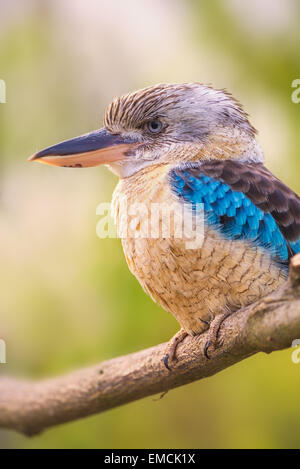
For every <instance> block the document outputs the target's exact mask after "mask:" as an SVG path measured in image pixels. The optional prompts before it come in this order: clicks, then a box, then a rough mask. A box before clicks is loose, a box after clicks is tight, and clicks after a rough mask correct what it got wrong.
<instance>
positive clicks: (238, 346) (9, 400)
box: [0, 254, 300, 435]
mask: <svg viewBox="0 0 300 469" xmlns="http://www.w3.org/2000/svg"><path fill="white" fill-rule="evenodd" d="M297 338H300V254H298V255H297V256H295V257H294V258H293V259H292V260H291V266H290V275H289V279H288V280H287V282H286V283H285V284H284V285H283V286H282V287H281V288H280V289H278V290H277V291H276V292H274V293H273V294H272V295H270V296H267V297H265V298H263V299H262V300H260V301H259V302H257V303H254V304H253V305H251V306H248V307H247V308H243V309H240V310H239V311H237V312H236V313H234V314H233V315H231V316H229V317H228V318H227V319H226V320H225V321H224V323H223V325H222V327H221V330H220V339H221V342H222V347H220V348H217V349H216V350H215V351H210V356H211V359H210V360H207V359H206V358H205V357H204V355H203V348H204V344H205V342H206V340H207V333H204V334H202V335H200V336H196V337H193V338H191V337H187V338H186V339H185V340H184V341H183V342H182V343H181V344H180V345H179V346H178V351H177V355H178V357H179V359H178V361H177V362H176V363H175V364H174V365H173V366H172V370H171V371H168V370H167V369H166V368H165V366H164V365H163V363H162V357H163V355H164V350H165V346H166V344H160V345H157V346H156V347H152V348H149V349H147V350H143V351H140V352H137V353H133V354H130V355H127V356H122V357H119V358H114V359H112V360H108V361H105V362H103V363H100V364H99V365H95V366H92V367H89V368H85V369H82V370H79V371H75V372H73V373H70V374H68V375H66V376H62V377H57V378H52V379H47V380H43V381H38V382H33V381H24V380H20V379H15V378H10V377H2V378H0V427H2V428H6V429H13V430H16V431H19V432H21V433H24V434H25V435H34V434H37V433H40V432H41V431H43V430H45V429H46V428H49V427H51V426H54V425H58V424H61V423H65V422H70V421H73V420H76V419H79V418H83V417H87V416H89V415H92V414H96V413H99V412H103V411H105V410H108V409H112V408H114V407H117V406H120V405H123V404H127V403H129V402H133V401H135V400H137V399H141V398H143V397H146V396H150V395H152V394H156V393H161V392H165V391H168V390H170V389H172V388H175V387H178V386H182V385H184V384H187V383H190V382H192V381H196V380H199V379H203V378H206V377H208V376H212V375H214V374H216V373H218V372H219V371H221V370H223V369H225V368H227V367H229V366H231V365H233V364H235V363H237V362H239V361H241V360H243V359H245V358H247V357H249V356H251V355H253V354H255V353H257V352H266V353H271V352H273V351H275V350H282V349H284V348H287V347H290V346H291V344H292V341H293V340H294V339H297Z"/></svg>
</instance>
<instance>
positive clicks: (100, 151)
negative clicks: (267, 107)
mask: <svg viewBox="0 0 300 469" xmlns="http://www.w3.org/2000/svg"><path fill="white" fill-rule="evenodd" d="M104 124H105V127H104V128H102V129H100V130H96V131H94V132H91V133H88V134H85V135H82V136H80V137H76V138H73V139H71V140H67V141H64V142H61V143H59V144H57V145H54V146H51V147H48V148H46V149H45V150H42V151H40V152H38V153H36V154H34V155H33V156H32V157H31V158H30V160H31V161H33V160H35V161H40V162H44V163H48V164H52V165H54V166H67V167H88V166H97V165H100V164H107V165H109V166H110V167H111V169H112V170H113V171H114V172H115V173H117V174H118V175H119V176H120V177H128V176H131V175H132V174H134V173H136V172H138V171H139V170H141V169H143V168H145V167H147V166H156V165H159V164H168V165H169V164H179V163H180V162H188V161H191V162H195V161H199V160H201V159H209V158H227V159H228V158H232V159H234V158H239V159H244V160H247V159H248V160H253V161H261V160H262V153H261V150H260V148H259V146H258V145H257V143H256V141H255V133H256V132H255V129H254V128H253V127H252V125H251V124H250V122H249V120H248V118H247V114H246V113H245V112H244V111H243V109H242V107H241V105H240V104H239V103H238V102H237V101H236V100H235V99H234V98H233V97H232V96H231V95H230V94H229V93H227V92H226V91H224V90H215V89H213V88H211V87H209V86H204V85H201V84H199V83H184V84H173V85H167V84H160V85H156V86H152V87H149V88H145V89H142V90H139V91H135V92H133V93H129V94H126V95H124V96H122V97H120V98H116V99H115V100H114V101H113V102H112V103H111V104H110V106H109V107H108V109H107V111H106V114H105V118H104Z"/></svg>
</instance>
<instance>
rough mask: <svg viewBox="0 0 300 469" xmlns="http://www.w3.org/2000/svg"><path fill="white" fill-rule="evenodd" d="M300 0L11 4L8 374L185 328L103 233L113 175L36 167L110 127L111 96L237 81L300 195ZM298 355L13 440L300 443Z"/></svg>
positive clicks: (0, 237) (4, 148) (5, 216)
mask: <svg viewBox="0 0 300 469" xmlns="http://www.w3.org/2000/svg"><path fill="white" fill-rule="evenodd" d="M299 13H300V5H299V1H298V0H295V1H293V0H255V1H251V2H245V1H242V0H220V1H218V0H200V1H183V0H164V1H160V0H152V1H151V2H148V1H146V0H126V1H121V0H118V1H116V0H113V1H109V0H86V1H82V0H64V1H63V2H61V1H59V0H44V1H41V0H4V1H2V2H1V7H0V79H3V80H5V82H6V86H7V103H6V104H0V162H1V163H0V178H1V184H0V224H1V230H0V256H1V257H0V259H1V262H0V285H1V302H0V337H1V338H3V339H5V341H6V344H7V361H8V363H7V364H6V365H0V373H1V374H6V373H10V374H15V375H18V376H25V377H32V378H42V377H45V376H52V375H56V374H59V373H65V372H67V371H69V370H71V369H74V368H78V367H82V366H87V365H89V364H93V363H97V362H99V361H101V360H103V359H107V358H111V357H115V356H118V355H121V354H126V353H130V352H134V351H137V350H139V349H142V348H145V347H149V346H152V345H155V344H157V343H160V342H162V341H167V340H168V339H169V338H170V337H171V336H172V335H173V334H174V333H175V332H176V330H177V329H178V325H177V323H176V322H175V320H174V319H173V318H172V317H171V316H170V315H169V314H168V313H166V312H164V311H163V310H162V309H160V308H159V307H158V306H156V305H155V304H154V303H153V302H152V301H151V300H150V299H149V298H148V297H147V296H146V295H145V294H144V292H143V291H142V289H141V287H140V286H139V284H138V283H137V281H136V280H135V278H134V277H133V276H132V275H131V274H130V273H129V271H128V268H127V266H126V262H125V259H124V256H123V253H122V249H121V245H120V241H119V240H116V239H111V240H108V239H107V240H100V239H99V238H97V236H96V223H97V221H98V220H97V216H96V207H97V205H98V204H99V203H100V202H104V201H107V202H108V201H110V197H111V193H112V191H113V188H114V186H115V184H116V182H117V180H116V177H115V176H114V175H112V174H111V173H110V172H109V171H108V170H107V169H106V168H92V169H85V170H82V171H77V170H72V169H57V168H52V167H46V166H44V165H37V164H28V163H27V162H26V158H27V157H28V156H29V155H30V154H32V153H33V152H35V151H36V150H38V149H40V148H43V147H45V146H48V145H50V144H52V143H56V142H58V141H60V140H62V139H66V138H70V137H73V136H75V135H79V134H82V133H85V132H87V131H89V130H92V129H96V128H99V127H100V126H101V125H102V118H103V113H104V109H105V106H106V105H107V104H108V103H109V102H110V101H111V99H112V98H113V97H114V96H116V95H119V94H120V93H124V92H127V91H130V90H133V89H136V88H141V87H144V86H147V85H151V84H154V83H157V82H182V81H201V82H203V83H206V84H207V83H210V84H213V85H214V86H215V87H220V88H224V87H225V88H227V89H229V90H230V91H231V92H232V93H233V94H234V95H235V96H236V97H237V98H238V99H239V100H240V101H241V102H242V103H243V104H244V105H245V107H246V109H247V111H248V112H249V114H250V116H251V120H252V123H253V124H254V126H255V127H256V128H258V129H259V141H260V143H261V145H262V147H263V149H264V151H265V156H266V162H267V165H268V166H269V167H270V168H271V169H272V170H273V171H274V172H275V174H277V175H278V176H280V177H281V178H282V179H283V181H284V182H286V183H287V184H288V185H290V186H291V187H292V188H293V189H294V190H296V191H298V192H300V180H299V170H300V161H299V147H300V133H299V124H300V104H299V105H296V104H293V103H292V101H291V93H292V91H293V90H292V88H291V83H292V81H293V80H294V79H296V78H300V62H299V47H300V41H299V35H300V27H299ZM299 385H300V366H296V365H294V364H293V363H292V361H291V350H287V351H285V352H281V353H274V354H272V355H271V356H265V355H262V354H260V355H258V356H256V357H253V358H250V359H248V360H246V361H244V362H242V363H240V364H239V365H236V366H234V367H232V368H230V369H228V370H226V371H224V372H222V373H220V374H218V375H217V376H215V377H212V378H210V379H207V380H204V381H201V382H198V383H194V384H191V385H189V386H185V387H183V388H179V389H176V390H173V391H171V392H169V393H168V394H167V395H166V396H165V397H164V398H163V399H161V400H156V401H155V400H154V398H147V399H144V400H141V401H139V402H135V403H133V404H130V405H127V406H124V407H122V408H119V409H115V410H113V411H109V412H107V413H104V414H102V415H98V416H95V417H91V418H88V419H85V420H82V421H78V422H75V423H71V424H67V425H63V426H60V427H57V428H53V429H51V430H49V431H46V432H45V433H43V434H42V435H40V436H38V437H35V438H33V439H26V438H24V437H22V436H20V435H17V434H16V433H13V432H5V431H1V432H0V446H2V447H6V448H10V447H11V448H133V447H136V448H140V447H141V448H211V447H222V448H228V447H233V448H240V447H246V448H252V447H258V448H263V447H264V448H280V447H290V448H297V447H300V433H299V421H300V400H299Z"/></svg>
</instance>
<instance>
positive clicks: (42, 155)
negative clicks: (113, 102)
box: [29, 128, 138, 168]
mask: <svg viewBox="0 0 300 469" xmlns="http://www.w3.org/2000/svg"><path fill="white" fill-rule="evenodd" d="M137 143H138V142H137V141H136V140H134V139H132V138H127V137H122V136H121V135H113V134H111V133H109V132H108V131H107V130H106V129H105V128H103V129H100V130H96V131H94V132H90V133H88V134H85V135H81V136H80V137H76V138H72V139H71V140H66V141H64V142H61V143H58V144H57V145H53V146H52V147H48V148H46V149H45V150H42V151H39V152H37V153H35V154H34V155H32V156H31V157H30V158H29V161H40V162H41V163H46V164H50V165H53V166H65V167H70V168H86V167H89V166H98V165H100V164H110V163H113V162H115V161H120V160H123V159H125V158H126V154H127V152H128V151H129V150H130V149H131V148H132V147H134V146H136V145H137Z"/></svg>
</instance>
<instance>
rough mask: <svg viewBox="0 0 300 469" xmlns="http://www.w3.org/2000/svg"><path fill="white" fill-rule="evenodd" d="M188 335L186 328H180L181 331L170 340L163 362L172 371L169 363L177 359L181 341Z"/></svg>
mask: <svg viewBox="0 0 300 469" xmlns="http://www.w3.org/2000/svg"><path fill="white" fill-rule="evenodd" d="M187 335H188V333H187V332H186V331H185V330H184V329H180V331H178V332H177V334H175V335H174V337H172V339H171V340H170V341H169V342H168V345H167V348H166V352H165V355H164V357H163V362H164V365H165V367H166V368H167V370H169V371H171V368H170V366H169V364H170V362H174V361H176V360H177V358H176V349H177V347H178V345H179V344H180V342H182V341H183V340H184V339H185V338H186V336H187Z"/></svg>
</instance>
